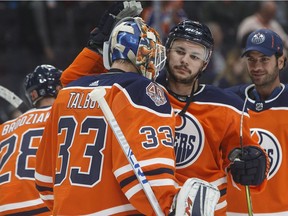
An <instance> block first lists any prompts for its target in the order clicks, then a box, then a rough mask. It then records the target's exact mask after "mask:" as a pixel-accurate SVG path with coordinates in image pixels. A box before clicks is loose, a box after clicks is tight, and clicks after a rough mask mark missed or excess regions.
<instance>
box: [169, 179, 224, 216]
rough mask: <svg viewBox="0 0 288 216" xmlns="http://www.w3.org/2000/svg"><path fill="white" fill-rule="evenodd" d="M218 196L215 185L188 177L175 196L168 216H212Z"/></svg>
mask: <svg viewBox="0 0 288 216" xmlns="http://www.w3.org/2000/svg"><path fill="white" fill-rule="evenodd" d="M219 198H220V192H219V190H218V188H217V187H216V186H214V185H212V184H210V183H208V182H206V181H203V180H201V179H197V178H190V179H188V180H186V182H185V183H184V185H183V186H182V188H181V190H180V191H179V193H178V194H177V195H176V196H175V198H174V202H173V204H172V206H171V213H170V214H169V216H172V215H175V216H184V215H185V216H189V215H190V216H192V215H193V216H212V215H214V211H215V206H216V204H217V202H218V200H219Z"/></svg>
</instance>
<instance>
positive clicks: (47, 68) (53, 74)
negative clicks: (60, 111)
mask: <svg viewBox="0 0 288 216" xmlns="http://www.w3.org/2000/svg"><path fill="white" fill-rule="evenodd" d="M61 74H62V71H61V70H59V69H58V68H55V67H54V66H52V65H45V64H43V65H39V66H37V67H36V68H35V69H34V71H33V72H32V73H29V74H28V75H27V76H26V78H25V82H24V86H25V89H26V95H27V97H28V100H29V101H30V103H31V104H32V105H33V106H35V105H36V103H37V102H38V101H39V100H40V99H42V98H43V97H54V98H56V96H57V94H58V91H59V90H60V89H61V88H62V87H61V82H60V76H61Z"/></svg>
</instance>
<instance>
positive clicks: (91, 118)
mask: <svg viewBox="0 0 288 216" xmlns="http://www.w3.org/2000/svg"><path fill="white" fill-rule="evenodd" d="M95 86H103V87H105V89H106V91H107V93H106V96H105V98H106V100H107V102H108V104H109V107H110V108H111V109H112V112H113V114H114V115H115V118H116V120H117V122H118V124H119V126H120V128H121V129H122V131H123V134H124V136H125V137H126V139H127V141H128V143H129V144H130V147H131V149H132V151H133V153H134V155H135V157H136V159H137V160H138V161H139V163H140V166H141V167H142V170H143V172H144V174H145V176H146V178H147V180H148V181H149V183H150V185H151V186H152V189H153V191H154V193H155V196H156V198H157V200H159V204H160V206H161V208H162V210H163V211H164V212H165V214H166V215H167V213H168V211H169V208H170V207H171V204H172V200H173V197H174V195H175V194H176V193H177V192H178V190H179V189H178V183H177V181H176V178H175V155H174V150H173V134H174V128H175V117H174V113H173V110H172V107H171V106H170V103H169V101H168V98H167V96H166V95H165V94H164V91H163V89H162V88H161V87H159V86H158V85H157V84H155V83H152V82H151V81H150V80H148V79H147V78H145V77H143V76H140V75H139V74H136V73H128V72H125V73H123V72H121V71H116V70H115V71H113V73H106V74H103V75H99V76H87V77H83V78H81V79H79V80H76V81H75V82H72V83H70V84H69V85H68V86H67V87H66V88H64V89H62V90H61V91H60V93H59V95H58V96H57V99H56V101H55V103H54V105H53V108H52V111H51V116H50V118H49V120H48V123H47V126H46V127H45V131H44V133H43V138H42V141H41V144H40V147H39V149H38V151H37V157H36V158H37V160H36V162H37V163H36V175H35V178H36V184H37V189H38V190H39V192H40V193H41V197H42V198H43V200H44V201H45V202H46V203H47V205H48V206H49V208H50V209H51V210H52V212H53V214H54V215H84V214H85V215H86V214H93V215H131V214H139V213H142V214H144V215H155V213H153V209H152V207H151V206H150V204H149V202H148V200H147V197H146V195H145V193H144V191H143V190H142V188H141V185H140V183H139V181H138V180H137V178H136V176H135V174H134V172H133V170H132V168H131V165H130V164H129V162H128V160H127V158H126V157H125V155H124V153H123V151H122V149H121V147H120V145H119V143H118V141H117V139H116V138H115V136H114V134H113V132H112V130H111V128H110V126H109V125H108V122H107V120H106V119H105V117H104V116H103V113H102V111H101V109H100V108H99V106H98V104H97V103H96V102H94V101H91V100H90V97H89V93H90V92H91V91H92V90H93V89H94V88H95Z"/></svg>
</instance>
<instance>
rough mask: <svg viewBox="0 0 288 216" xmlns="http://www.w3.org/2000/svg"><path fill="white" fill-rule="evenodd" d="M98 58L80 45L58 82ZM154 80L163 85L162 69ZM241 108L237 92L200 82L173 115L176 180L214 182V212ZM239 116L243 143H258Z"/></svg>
mask: <svg viewBox="0 0 288 216" xmlns="http://www.w3.org/2000/svg"><path fill="white" fill-rule="evenodd" d="M102 61H103V60H102V57H101V56H100V55H98V54H96V53H95V52H93V51H91V50H89V49H87V48H84V49H83V50H82V52H80V54H79V55H78V56H77V58H76V59H75V60H74V61H73V63H72V64H71V65H70V66H69V67H68V68H67V69H66V70H65V71H63V73H62V76H61V82H62V84H63V85H67V84H68V83H69V82H71V80H73V79H75V78H76V77H81V76H86V75H88V74H90V73H91V72H94V73H95V68H97V69H98V68H99V69H101V65H103V63H102ZM93 68H94V69H93ZM88 71H90V72H88ZM100 71H101V70H100ZM102 71H103V70H102ZM103 72H104V71H103ZM157 81H158V82H159V83H161V85H163V86H164V87H165V88H166V85H167V83H166V77H165V73H164V72H163V73H161V74H160V76H159V77H158V79H157ZM168 97H169V100H170V103H171V105H172V106H173V109H174V111H175V112H176V113H179V112H180V111H181V110H182V109H183V107H184V106H185V104H186V99H187V98H185V97H184V98H183V97H181V96H180V97H178V96H177V95H172V93H171V92H170V94H168ZM242 108H243V101H242V100H241V99H240V98H238V97H237V95H235V94H233V93H225V92H224V91H223V90H221V89H219V88H216V87H213V86H208V85H201V86H200V88H199V89H198V91H197V93H195V95H194V97H193V102H192V103H191V104H190V106H189V108H188V110H187V111H186V113H185V115H184V116H180V115H177V116H176V128H175V140H174V148H175V154H176V177H177V180H179V181H180V184H184V182H185V181H186V180H187V178H193V177H196V178H200V179H203V180H205V181H208V182H210V183H213V184H214V185H215V186H217V187H218V188H219V190H220V192H221V197H220V199H219V202H218V204H217V206H216V211H215V215H216V216H225V215H226V210H227V201H226V197H227V193H226V190H227V173H226V168H227V167H228V166H229V164H230V161H229V160H228V157H227V156H228V154H229V152H230V151H231V150H232V149H233V148H236V147H240V119H241V115H242ZM243 118H244V124H243V143H244V145H246V144H247V145H248V144H249V145H258V144H257V142H256V141H255V140H253V139H252V138H251V136H250V130H249V125H248V121H247V119H248V118H249V115H248V113H247V112H246V111H245V112H244V113H243ZM263 186H264V183H263V184H262V185H261V186H259V187H257V188H255V189H254V188H253V189H252V190H256V191H258V190H262V187H263Z"/></svg>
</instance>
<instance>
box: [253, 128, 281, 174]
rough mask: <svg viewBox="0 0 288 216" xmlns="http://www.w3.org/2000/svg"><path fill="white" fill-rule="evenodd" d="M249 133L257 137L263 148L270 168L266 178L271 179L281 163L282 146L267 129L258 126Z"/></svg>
mask: <svg viewBox="0 0 288 216" xmlns="http://www.w3.org/2000/svg"><path fill="white" fill-rule="evenodd" d="M251 135H252V137H254V138H258V143H259V144H260V146H261V147H262V148H264V149H265V151H266V153H267V155H268V158H269V161H270V170H269V174H268V179H271V178H272V177H273V176H274V175H275V174H276V173H277V172H278V170H279V168H280V165H281V163H282V148H281V145H280V143H279V141H278V139H277V138H276V137H275V136H274V135H273V134H272V133H271V132H269V131H267V130H263V129H260V128H252V129H251Z"/></svg>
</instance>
